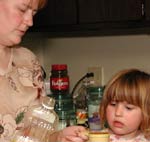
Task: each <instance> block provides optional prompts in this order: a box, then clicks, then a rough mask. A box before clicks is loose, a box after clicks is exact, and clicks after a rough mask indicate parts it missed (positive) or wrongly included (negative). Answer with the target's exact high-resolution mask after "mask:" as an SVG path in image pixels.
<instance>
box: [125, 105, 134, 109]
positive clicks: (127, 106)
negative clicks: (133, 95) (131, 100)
mask: <svg viewBox="0 0 150 142" xmlns="http://www.w3.org/2000/svg"><path fill="white" fill-rule="evenodd" d="M126 109H128V110H133V109H134V106H133V105H126Z"/></svg>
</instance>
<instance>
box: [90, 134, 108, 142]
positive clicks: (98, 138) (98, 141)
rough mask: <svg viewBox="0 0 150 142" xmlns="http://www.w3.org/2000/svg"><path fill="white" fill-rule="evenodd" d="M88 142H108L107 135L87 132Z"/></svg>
mask: <svg viewBox="0 0 150 142" xmlns="http://www.w3.org/2000/svg"><path fill="white" fill-rule="evenodd" d="M88 142H109V133H107V132H89V141H88Z"/></svg>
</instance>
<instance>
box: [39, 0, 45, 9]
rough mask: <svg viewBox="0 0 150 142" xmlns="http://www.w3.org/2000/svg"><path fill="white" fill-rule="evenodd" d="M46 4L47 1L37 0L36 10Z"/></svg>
mask: <svg viewBox="0 0 150 142" xmlns="http://www.w3.org/2000/svg"><path fill="white" fill-rule="evenodd" d="M46 3H47V0H39V5H38V9H42V8H43V7H44V6H45V5H46Z"/></svg>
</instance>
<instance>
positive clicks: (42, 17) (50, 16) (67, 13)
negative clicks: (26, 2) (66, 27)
mask: <svg viewBox="0 0 150 142" xmlns="http://www.w3.org/2000/svg"><path fill="white" fill-rule="evenodd" d="M76 13H77V12H76V1H75V0H48V3H47V5H46V7H45V8H44V9H42V10H41V11H39V13H37V15H36V16H35V17H34V27H33V28H45V29H46V28H47V27H48V28H49V27H50V26H57V25H63V24H76V21H77V20H76Z"/></svg>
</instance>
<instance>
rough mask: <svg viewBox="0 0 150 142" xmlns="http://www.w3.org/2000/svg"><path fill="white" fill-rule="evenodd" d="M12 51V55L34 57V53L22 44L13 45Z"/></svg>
mask: <svg viewBox="0 0 150 142" xmlns="http://www.w3.org/2000/svg"><path fill="white" fill-rule="evenodd" d="M13 52H14V56H16V55H18V56H21V57H22V58H23V57H25V58H26V57H27V56H29V57H34V58H36V56H35V54H34V53H33V52H32V51H31V50H30V49H28V48H26V47H22V46H19V47H15V48H14V51H13Z"/></svg>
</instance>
